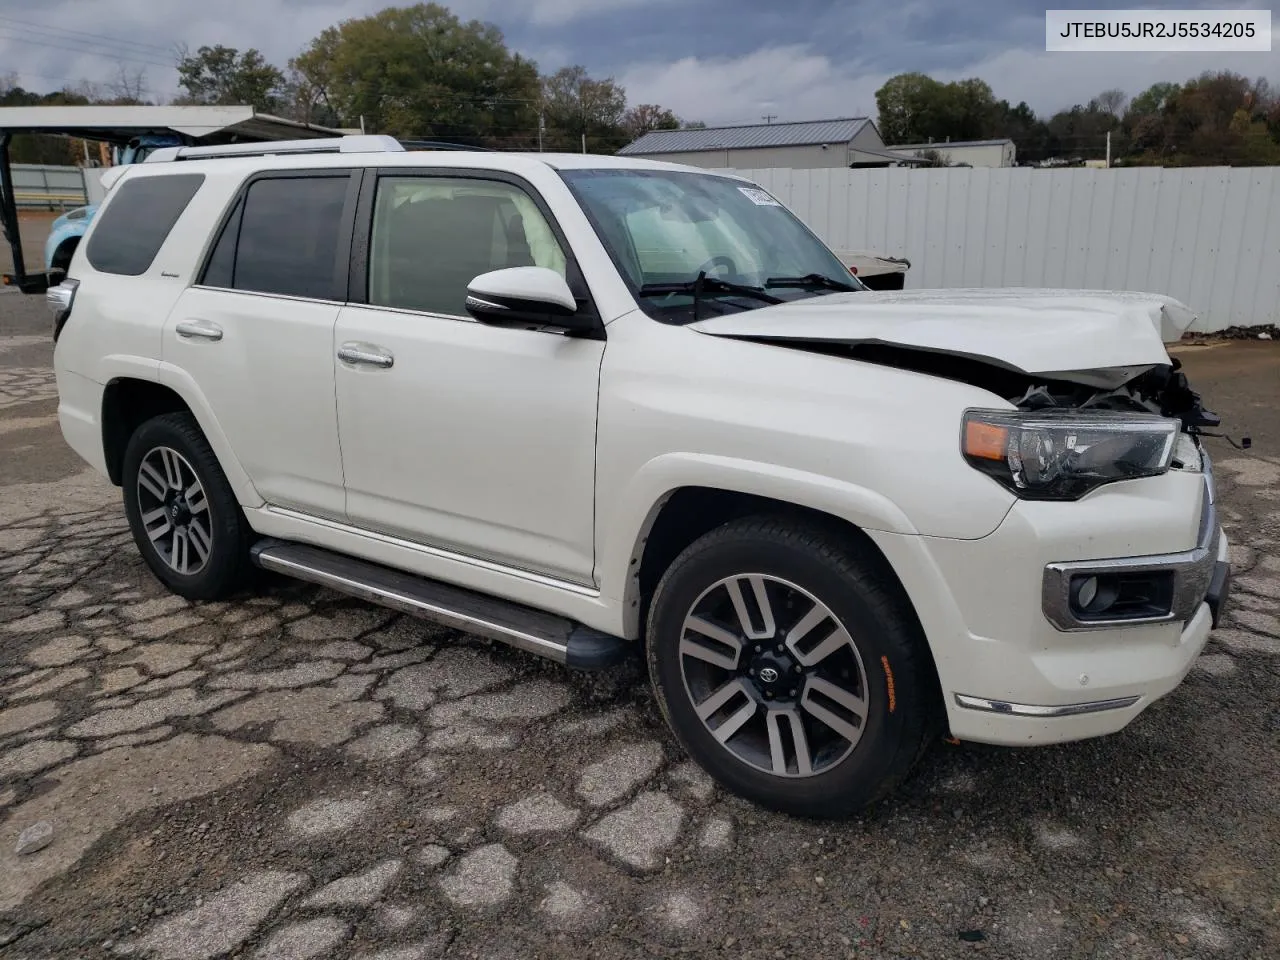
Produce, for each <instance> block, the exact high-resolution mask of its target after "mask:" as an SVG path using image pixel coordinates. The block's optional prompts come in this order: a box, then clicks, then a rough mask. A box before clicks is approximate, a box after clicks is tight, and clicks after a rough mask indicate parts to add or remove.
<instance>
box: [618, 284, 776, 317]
mask: <svg viewBox="0 0 1280 960" xmlns="http://www.w3.org/2000/svg"><path fill="white" fill-rule="evenodd" d="M637 292H638V293H639V294H640V296H642V297H655V296H661V295H662V294H664V293H692V294H693V320H694V322H695V323H696V322H697V321H698V299H699V298H700V297H701V296H702V294H703V293H704V292H711V293H734V294H738V295H739V296H743V297H750V298H751V299H753V300H760V301H762V302H764V303H782V302H783V301H782V298H781V297H775V296H774V295H773V294H771V293H767V292H766V291H765V290H764V288H762V287H749V286H747V285H746V284H745V283H731V282H730V281H728V280H721V279H720V278H719V277H708V276H707V275H706V273H699V274H698V276H697V278H696V279H694V280H684V281H681V282H679V283H646V284H644V286H642V287H641V288H640V289H639V291H637Z"/></svg>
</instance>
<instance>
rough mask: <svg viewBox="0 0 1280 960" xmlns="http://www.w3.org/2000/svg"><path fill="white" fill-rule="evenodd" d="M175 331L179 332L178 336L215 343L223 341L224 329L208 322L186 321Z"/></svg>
mask: <svg viewBox="0 0 1280 960" xmlns="http://www.w3.org/2000/svg"><path fill="white" fill-rule="evenodd" d="M174 329H175V330H177V332H178V336H180V337H185V338H187V339H192V338H194V339H196V340H214V341H218V340H221V339H222V328H221V327H220V326H218V325H217V324H216V323H210V322H209V321H208V320H184V321H182V323H180V324H178V325H177V326H176V327H175V328H174Z"/></svg>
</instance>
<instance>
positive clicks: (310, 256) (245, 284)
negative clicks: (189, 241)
mask: <svg viewBox="0 0 1280 960" xmlns="http://www.w3.org/2000/svg"><path fill="white" fill-rule="evenodd" d="M350 179H351V176H350V174H349V173H347V172H345V171H343V172H342V173H340V174H337V175H334V176H304V177H300V176H292V177H264V178H262V179H259V180H255V181H253V182H252V183H251V184H250V185H249V189H248V190H247V191H246V192H245V194H244V197H243V199H242V200H240V201H237V204H236V207H235V208H234V210H233V211H232V215H231V216H230V217H229V218H228V219H227V222H226V224H225V226H224V227H223V229H222V235H221V236H220V237H219V238H218V242H217V244H216V245H215V246H214V248H213V252H212V253H211V254H210V256H209V261H208V263H207V264H206V266H205V272H204V277H203V278H202V281H201V282H202V283H203V284H204V285H205V286H212V287H223V288H227V289H233V290H244V291H247V292H254V293H270V294H277V295H280V296H288V297H305V298H308V299H316V300H341V299H344V298H345V290H342V289H340V287H342V286H345V272H341V273H340V271H339V269H338V267H339V264H338V252H339V250H345V249H346V248H345V246H344V245H343V244H342V243H341V242H340V241H341V236H340V233H341V230H342V224H343V209H344V206H345V204H346V199H347V191H348V186H349V184H350ZM344 259H345V258H344Z"/></svg>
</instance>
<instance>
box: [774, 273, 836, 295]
mask: <svg viewBox="0 0 1280 960" xmlns="http://www.w3.org/2000/svg"><path fill="white" fill-rule="evenodd" d="M764 285H765V286H766V287H801V288H805V287H823V288H824V289H827V290H841V291H844V292H846V293H848V292H851V291H854V290H857V289H859V288H858V287H855V286H854V285H853V284H851V283H845V282H844V281H843V280H836V279H835V278H834V277H828V276H827V275H826V274H823V273H806V274H805V275H804V276H803V277H770V278H769V279H768V280H766V281H765V282H764Z"/></svg>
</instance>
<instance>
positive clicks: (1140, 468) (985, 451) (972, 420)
mask: <svg viewBox="0 0 1280 960" xmlns="http://www.w3.org/2000/svg"><path fill="white" fill-rule="evenodd" d="M1181 428H1182V424H1181V423H1180V422H1179V421H1178V420H1173V419H1170V418H1167V417H1160V416H1156V415H1154V414H1145V413H1129V412H1126V411H1123V410H1097V411H1089V410H1035V411H1024V410H967V411H965V415H964V426H963V429H962V430H961V433H960V447H961V452H962V453H963V454H964V458H965V459H966V460H967V461H969V464H970V465H971V466H973V467H975V468H976V469H978V470H981V471H982V472H983V473H986V474H989V475H990V476H992V477H994V478H995V479H996V480H998V481H999V482H1000V483H1001V484H1003V485H1004V486H1006V487H1008V488H1009V489H1010V490H1012V491H1013V492H1014V493H1015V494H1017V495H1018V496H1019V497H1022V498H1023V499H1026V500H1078V499H1080V498H1081V497H1083V496H1084V495H1085V494H1086V493H1088V492H1089V491H1090V490H1094V489H1096V488H1097V487H1100V486H1102V485H1103V484H1107V483H1114V482H1115V481H1117V480H1134V479H1137V478H1139V477H1156V476H1159V475H1160V474H1162V473H1165V472H1166V471H1168V469H1169V465H1170V463H1171V461H1172V459H1173V451H1174V445H1175V442H1176V441H1177V439H1178V435H1179V432H1180V431H1181Z"/></svg>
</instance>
